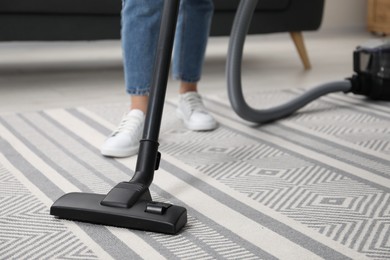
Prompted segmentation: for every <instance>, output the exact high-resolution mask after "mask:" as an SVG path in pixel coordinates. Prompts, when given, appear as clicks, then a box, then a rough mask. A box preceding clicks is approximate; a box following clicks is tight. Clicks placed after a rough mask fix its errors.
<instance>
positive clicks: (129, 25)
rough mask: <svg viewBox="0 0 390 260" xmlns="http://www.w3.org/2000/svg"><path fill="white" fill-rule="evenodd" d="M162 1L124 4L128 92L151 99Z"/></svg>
mask: <svg viewBox="0 0 390 260" xmlns="http://www.w3.org/2000/svg"><path fill="white" fill-rule="evenodd" d="M162 7H163V0H123V8H122V32H121V34H122V48H123V60H124V64H123V66H124V75H125V84H126V91H127V93H128V94H130V95H148V94H149V89H150V83H151V82H150V80H151V77H152V73H153V65H154V59H155V55H156V48H157V39H158V34H159V29H160V20H161V13H162Z"/></svg>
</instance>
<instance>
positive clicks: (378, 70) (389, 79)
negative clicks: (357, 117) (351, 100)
mask: <svg viewBox="0 0 390 260" xmlns="http://www.w3.org/2000/svg"><path fill="white" fill-rule="evenodd" d="M353 59H354V60H353V65H354V68H353V69H354V71H355V74H354V75H353V76H352V78H351V82H352V89H351V92H352V93H354V94H361V95H366V96H368V97H370V98H372V99H378V100H390V40H389V39H387V40H373V41H370V42H368V43H366V44H364V45H361V46H359V47H357V48H356V50H355V51H354V53H353Z"/></svg>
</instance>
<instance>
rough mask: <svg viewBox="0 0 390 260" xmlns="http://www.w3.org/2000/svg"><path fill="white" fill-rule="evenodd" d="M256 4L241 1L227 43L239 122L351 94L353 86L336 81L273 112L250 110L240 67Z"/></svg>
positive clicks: (230, 92)
mask: <svg viewBox="0 0 390 260" xmlns="http://www.w3.org/2000/svg"><path fill="white" fill-rule="evenodd" d="M257 2H258V0H246V1H240V4H239V7H238V10H237V12H236V16H235V20H234V23H233V28H232V32H231V35H230V41H229V49H228V58H227V64H226V75H227V84H228V95H229V100H230V103H231V105H232V107H233V110H234V111H235V112H236V113H237V114H238V115H239V116H240V117H241V118H243V119H245V120H248V121H251V122H255V123H265V122H270V121H273V120H277V119H280V118H282V117H285V116H288V115H290V114H292V113H293V112H295V111H296V110H298V109H300V108H302V107H303V106H305V105H307V104H308V103H310V102H311V101H313V100H315V99H317V98H319V97H321V96H323V95H326V94H329V93H332V92H340V91H342V92H350V90H351V87H352V84H351V82H350V81H349V80H343V81H336V82H330V83H326V84H322V85H320V86H317V87H315V88H313V89H311V90H308V91H307V92H305V93H304V94H302V95H301V96H299V97H297V98H295V99H293V100H291V101H289V102H287V103H285V104H282V105H279V106H276V107H273V108H269V109H265V110H259V109H254V108H251V107H250V106H249V105H248V104H247V103H246V101H245V98H244V95H243V92H242V81H241V64H242V55H243V49H244V43H245V38H246V35H247V33H248V30H249V26H250V23H251V20H252V16H253V12H254V10H255V8H256V5H257Z"/></svg>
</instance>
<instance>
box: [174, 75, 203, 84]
mask: <svg viewBox="0 0 390 260" xmlns="http://www.w3.org/2000/svg"><path fill="white" fill-rule="evenodd" d="M173 78H174V79H175V80H180V81H184V82H188V83H197V82H199V80H200V77H194V78H191V77H185V76H182V75H173Z"/></svg>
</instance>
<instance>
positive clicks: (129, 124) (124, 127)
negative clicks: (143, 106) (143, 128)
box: [112, 115, 142, 136]
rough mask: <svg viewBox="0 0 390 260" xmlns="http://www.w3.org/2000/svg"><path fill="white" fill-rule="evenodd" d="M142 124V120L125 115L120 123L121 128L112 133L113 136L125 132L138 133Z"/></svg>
mask: <svg viewBox="0 0 390 260" xmlns="http://www.w3.org/2000/svg"><path fill="white" fill-rule="evenodd" d="M141 124H142V119H141V118H138V117H134V116H129V115H125V116H124V117H123V118H122V121H121V122H120V124H119V126H118V127H117V128H116V129H115V130H114V132H113V133H112V136H114V135H116V134H118V133H120V132H124V131H127V132H133V131H136V130H137V129H138V128H139V127H140V125H141Z"/></svg>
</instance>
